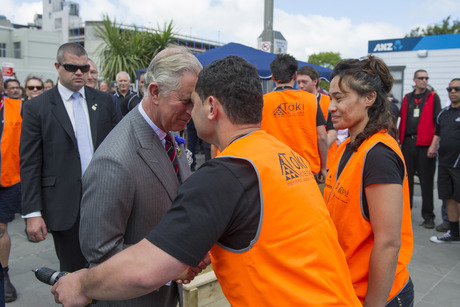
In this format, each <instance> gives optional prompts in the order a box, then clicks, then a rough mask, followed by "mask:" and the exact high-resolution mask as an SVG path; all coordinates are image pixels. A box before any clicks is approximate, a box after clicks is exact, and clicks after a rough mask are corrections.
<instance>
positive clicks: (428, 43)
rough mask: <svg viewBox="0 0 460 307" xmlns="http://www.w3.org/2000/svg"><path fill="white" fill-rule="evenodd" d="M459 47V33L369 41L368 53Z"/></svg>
mask: <svg viewBox="0 0 460 307" xmlns="http://www.w3.org/2000/svg"><path fill="white" fill-rule="evenodd" d="M456 48H460V34H445V35H430V36H424V37H408V38H396V39H384V40H376V41H369V43H368V53H379V52H398V51H414V50H436V49H456Z"/></svg>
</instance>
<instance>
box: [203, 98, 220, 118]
mask: <svg viewBox="0 0 460 307" xmlns="http://www.w3.org/2000/svg"><path fill="white" fill-rule="evenodd" d="M206 100H207V102H208V108H209V109H208V110H209V111H208V118H209V119H214V118H215V117H216V115H217V113H218V110H217V103H218V100H217V98H216V97H214V96H209V97H208V98H207V99H206Z"/></svg>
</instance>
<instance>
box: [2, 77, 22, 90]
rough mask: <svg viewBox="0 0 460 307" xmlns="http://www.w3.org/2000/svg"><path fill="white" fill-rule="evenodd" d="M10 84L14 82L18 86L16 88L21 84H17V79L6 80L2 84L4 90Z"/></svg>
mask: <svg viewBox="0 0 460 307" xmlns="http://www.w3.org/2000/svg"><path fill="white" fill-rule="evenodd" d="M11 82H16V83H17V84H18V86H21V83H19V80H17V79H7V80H5V82H4V83H3V85H4V87H5V89H8V84H10V83H11Z"/></svg>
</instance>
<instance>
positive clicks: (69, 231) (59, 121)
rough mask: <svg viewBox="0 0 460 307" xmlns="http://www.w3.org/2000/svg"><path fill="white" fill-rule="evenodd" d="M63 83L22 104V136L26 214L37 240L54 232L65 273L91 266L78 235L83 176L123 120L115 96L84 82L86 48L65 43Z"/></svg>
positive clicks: (60, 63)
mask: <svg viewBox="0 0 460 307" xmlns="http://www.w3.org/2000/svg"><path fill="white" fill-rule="evenodd" d="M54 66H55V67H56V70H57V72H58V75H59V82H58V84H57V86H55V87H54V88H52V89H50V90H48V91H46V92H44V93H43V94H42V95H40V96H37V97H35V98H33V99H31V100H29V101H26V102H25V103H24V105H23V121H22V129H21V140H20V148H19V151H20V174H21V182H22V189H23V190H22V191H23V195H22V214H23V218H26V219H27V233H28V234H29V236H30V238H31V239H32V240H34V241H37V242H39V241H42V240H45V239H46V237H47V234H48V231H50V232H51V234H52V235H53V240H54V246H55V249H56V254H57V257H58V259H59V263H60V270H61V271H68V272H72V271H75V270H78V269H80V268H83V267H85V266H86V260H85V258H84V257H83V254H82V252H81V250H80V242H79V239H78V233H79V222H80V214H79V213H80V199H81V190H82V187H81V176H82V174H83V172H84V171H85V169H86V167H87V165H88V163H89V161H90V160H91V157H92V154H93V152H94V151H95V150H96V148H97V147H98V146H99V145H100V144H101V142H102V141H103V140H104V138H105V137H106V136H107V135H108V134H109V132H110V131H111V130H112V128H113V127H115V125H116V124H117V123H118V116H117V113H116V110H115V104H114V103H113V100H112V98H111V97H110V95H108V94H106V93H103V92H100V91H97V90H95V89H92V88H90V87H87V86H85V83H86V82H87V78H88V71H89V69H90V65H89V64H88V55H87V53H86V51H85V49H84V48H83V47H81V46H80V45H78V44H76V43H66V44H63V45H61V46H60V47H59V49H58V51H57V61H56V63H55V64H54Z"/></svg>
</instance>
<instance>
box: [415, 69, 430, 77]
mask: <svg viewBox="0 0 460 307" xmlns="http://www.w3.org/2000/svg"><path fill="white" fill-rule="evenodd" d="M419 72H426V73H428V72H427V71H426V70H425V69H418V70H416V71H415V72H414V78H417V74H418V73H419Z"/></svg>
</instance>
